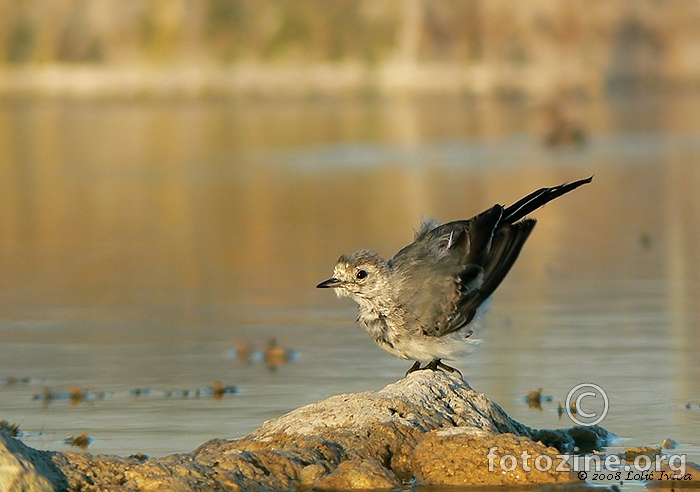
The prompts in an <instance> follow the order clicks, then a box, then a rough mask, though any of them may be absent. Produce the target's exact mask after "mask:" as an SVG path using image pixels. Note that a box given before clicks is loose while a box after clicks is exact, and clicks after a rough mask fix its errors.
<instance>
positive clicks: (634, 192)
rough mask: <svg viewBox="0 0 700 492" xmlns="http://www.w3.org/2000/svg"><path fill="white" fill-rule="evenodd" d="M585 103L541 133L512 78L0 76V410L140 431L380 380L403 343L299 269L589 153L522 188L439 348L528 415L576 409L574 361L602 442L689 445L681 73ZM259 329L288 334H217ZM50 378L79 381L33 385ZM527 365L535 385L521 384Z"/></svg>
mask: <svg viewBox="0 0 700 492" xmlns="http://www.w3.org/2000/svg"><path fill="white" fill-rule="evenodd" d="M581 108H582V109H581V115H582V118H583V119H584V121H585V122H586V125H587V127H588V129H589V130H590V134H589V138H588V144H587V145H586V146H585V147H584V148H582V149H568V148H564V149H549V148H546V147H544V146H542V145H541V131H542V123H541V118H540V116H539V111H538V109H537V107H536V105H534V104H526V103H509V104H507V103H497V102H493V101H491V102H486V101H470V100H466V99H429V100H428V99H425V100H410V99H397V100H390V101H385V100H374V99H367V100H360V101H358V100H333V101H328V100H309V101H297V102H247V103H243V102H238V101H205V102H168V103H165V102H162V103H122V102H120V103H117V102H114V103H76V102H68V101H50V102H48V101H43V102H32V101H17V102H7V101H5V102H3V103H2V106H0V211H1V213H0V342H1V344H0V378H10V377H18V378H30V379H29V381H28V382H21V381H20V382H16V383H15V384H5V385H4V386H0V419H6V420H8V421H10V422H13V423H17V424H19V425H20V427H21V429H22V430H23V431H24V432H25V434H24V437H23V440H24V441H25V442H27V443H28V444H30V445H31V446H34V447H37V448H42V449H54V450H68V449H71V448H69V446H67V445H66V444H64V443H63V442H62V440H63V439H64V438H65V437H66V436H68V435H77V434H80V433H81V432H88V434H89V435H90V437H91V438H92V439H94V442H92V444H91V445H90V447H89V450H90V452H93V453H117V454H121V455H129V454H134V453H137V452H141V453H145V454H147V455H151V456H162V455H166V454H170V453H175V452H185V451H190V450H192V449H194V448H195V447H196V446H198V445H199V444H201V443H203V442H204V441H206V440H207V439H210V438H214V437H236V436H241V435H244V434H246V433H248V432H250V431H252V430H253V429H255V428H256V427H258V426H259V425H261V424H262V422H263V421H264V420H266V419H270V418H274V417H277V416H279V415H281V414H282V413H284V412H286V411H289V410H291V409H293V408H296V407H298V406H299V405H302V404H305V403H310V402H313V401H316V400H318V399H320V398H324V397H327V396H330V395H333V394H337V393H344V392H355V391H363V390H373V389H379V388H382V387H383V386H384V385H386V384H387V383H390V382H392V381H395V380H396V379H398V378H400V377H401V376H402V375H403V373H404V372H405V371H406V369H407V368H408V367H409V366H410V363H409V362H406V361H401V360H398V359H394V358H392V357H390V356H388V355H386V354H385V353H384V352H382V351H381V350H379V349H378V348H376V347H375V346H374V345H373V343H372V342H371V341H370V340H369V339H368V338H367V337H366V335H365V334H364V333H363V332H362V331H361V330H360V329H358V328H357V327H356V326H355V325H354V317H355V308H354V305H353V304H352V302H351V301H349V300H347V299H342V300H339V299H336V298H335V296H333V295H332V293H330V292H328V291H324V290H318V289H315V288H314V286H315V285H316V283H318V282H319V281H321V280H323V279H325V278H328V277H329V276H330V274H331V272H332V268H333V264H334V262H335V260H336V259H337V257H338V256H339V255H340V254H341V253H347V252H352V251H354V250H355V249H357V248H360V247H366V248H372V249H374V250H376V251H378V252H380V253H381V254H383V255H385V256H386V257H389V256H390V255H391V254H393V253H394V252H395V251H397V250H398V249H399V248H400V247H402V246H403V245H405V244H406V243H408V242H409V241H410V240H411V239H412V234H413V229H415V228H416V227H417V225H418V222H419V220H420V218H421V217H437V218H439V219H442V220H452V219H457V218H467V217H470V216H472V215H474V214H475V213H478V212H480V211H482V210H483V209H485V208H487V207H489V206H491V205H493V203H496V202H499V203H510V202H513V201H515V200H517V199H518V198H520V197H521V196H523V195H525V194H526V193H529V192H530V191H532V190H534V189H536V188H539V187H541V186H549V185H555V184H559V183H561V182H564V181H570V180H574V179H578V178H581V177H585V176H588V175H590V174H595V180H594V182H593V183H592V184H591V185H588V186H586V187H584V188H581V189H579V190H576V191H575V192H574V193H572V194H571V195H568V196H566V197H563V198H561V199H558V200H557V201H556V202H553V203H552V204H550V205H548V206H547V207H545V208H544V209H542V210H540V211H538V212H537V213H536V214H535V216H536V217H537V218H538V219H539V224H538V226H537V228H536V229H535V231H534V233H533V235H532V236H531V238H530V240H529V241H528V244H527V245H526V247H525V249H524V251H523V253H522V255H521V257H520V259H519V260H518V263H517V264H516V266H515V267H514V269H513V270H512V272H511V274H510V275H509V277H508V278H507V280H506V281H505V282H504V283H503V285H502V286H501V287H500V288H499V290H498V292H497V295H496V297H495V299H494V301H493V303H492V305H491V312H490V313H489V317H488V324H487V329H486V330H485V331H484V332H483V334H482V336H481V338H482V341H483V343H482V344H481V346H480V347H479V348H478V349H477V351H476V352H475V353H474V354H472V355H471V356H470V357H469V358H467V359H465V360H464V361H462V362H460V363H458V364H456V365H457V366H458V367H459V368H460V369H461V371H462V372H463V373H464V375H465V378H466V379H467V380H468V381H469V383H470V384H471V385H472V386H473V387H474V388H475V389H477V390H479V391H482V392H484V393H486V394H487V395H488V396H490V397H491V398H492V399H494V400H495V401H496V402H498V403H499V404H500V405H501V406H503V407H504V408H505V410H506V411H507V412H508V413H509V414H510V415H511V416H513V417H514V418H515V419H517V420H519V421H521V422H523V423H525V424H527V425H530V426H533V427H543V428H556V427H565V426H570V425H572V423H571V421H570V420H569V419H568V417H567V416H566V415H564V416H562V417H559V416H558V414H557V411H556V409H557V404H558V402H564V400H565V398H566V395H567V392H568V391H569V390H570V389H571V388H573V387H574V386H576V385H577V384H580V383H583V382H592V383H596V384H598V385H599V386H601V387H602V388H603V389H604V390H605V391H606V393H607V395H608V397H609V402H610V406H609V412H608V414H607V416H606V418H605V419H604V421H603V422H601V425H603V426H604V427H605V428H607V429H609V430H610V431H612V432H614V433H615V434H617V435H618V436H620V437H621V438H622V439H621V440H619V441H617V442H616V443H615V445H614V447H613V450H615V449H617V448H620V447H624V446H633V445H651V444H658V443H660V442H661V441H662V440H663V439H664V438H672V439H674V440H676V441H678V442H679V443H680V445H679V447H678V448H677V450H676V452H682V453H686V454H687V455H688V460H693V461H699V460H700V426H699V425H698V424H699V423H700V408H698V406H697V405H698V404H700V363H699V362H698V354H699V353H700V341H699V340H700V337H699V335H700V328H699V322H700V307H699V306H700V302H699V301H700V296H699V293H700V288H699V287H700V252H699V248H698V246H699V245H700V194H698V191H697V190H698V189H700V164H699V163H700V96H698V95H694V94H691V95H688V94H686V95H674V96H670V95H650V94H637V95H628V96H625V97H622V96H619V97H617V98H616V99H614V100H612V101H607V102H605V103H581ZM273 337H274V338H276V339H277V341H278V342H279V344H280V345H282V346H285V347H290V348H292V349H293V350H294V351H295V358H294V360H292V361H290V362H288V363H287V364H285V365H283V366H281V367H279V368H277V370H274V371H273V370H269V369H268V368H266V366H265V364H264V362H263V361H262V360H261V356H260V355H259V353H254V354H253V357H252V360H251V361H250V363H244V362H240V361H238V360H236V357H235V350H234V349H235V347H236V346H237V344H240V343H242V342H246V343H248V344H249V345H250V346H251V347H252V348H253V351H254V352H255V351H260V350H261V349H262V348H263V347H264V346H265V345H266V344H267V343H268V340H269V339H270V338H273ZM216 380H220V381H222V382H223V384H226V385H236V386H237V387H238V389H239V392H238V393H237V394H235V395H224V396H223V397H222V398H221V399H215V398H212V397H211V395H210V394H206V388H208V387H211V386H212V384H213V383H214V381H216ZM3 381H4V382H6V383H7V382H8V381H7V380H6V379H5V380H3ZM71 385H76V386H77V387H79V388H81V389H82V390H83V391H88V397H87V399H86V400H85V401H82V402H76V403H74V404H71V401H70V399H58V398H55V399H54V400H51V401H50V402H48V403H46V402H42V401H39V400H35V399H33V395H37V394H42V392H43V391H44V388H49V389H50V390H51V391H52V392H54V393H61V392H63V393H65V392H69V391H70V387H71ZM539 387H542V388H543V394H545V395H551V396H552V397H553V401H552V402H545V403H543V405H542V407H543V408H542V410H537V409H533V408H529V407H528V406H527V405H526V404H525V402H524V401H523V396H524V395H525V394H526V393H527V392H528V391H531V390H534V389H537V388H539ZM137 388H138V389H144V390H150V391H151V393H150V394H144V395H141V396H138V397H137V396H135V395H133V394H132V393H131V391H132V390H135V389H137ZM197 389H204V390H205V391H204V394H201V395H200V396H199V397H198V398H197V397H196V396H194V395H191V396H190V397H184V395H183V393H182V392H183V391H185V390H187V391H191V392H193V393H194V392H195V391H196V390H197ZM168 391H170V392H173V393H171V394H170V396H167V393H166V392H168ZM102 392H104V395H102V397H99V398H98V394H99V393H102ZM59 396H60V395H59ZM688 403H690V404H691V408H690V409H688V408H686V404H688Z"/></svg>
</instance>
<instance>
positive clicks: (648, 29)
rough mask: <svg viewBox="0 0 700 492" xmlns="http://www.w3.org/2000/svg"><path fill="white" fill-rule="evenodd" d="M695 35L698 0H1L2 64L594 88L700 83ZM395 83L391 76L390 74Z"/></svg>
mask: <svg viewBox="0 0 700 492" xmlns="http://www.w3.org/2000/svg"><path fill="white" fill-rule="evenodd" d="M699 45H700V2H697V1H696V0H675V1H673V2H659V1H657V0H636V1H634V2H629V1H625V0H609V1H597V0H524V1H522V2H517V3H516V2H512V1H510V0H430V1H427V0H385V1H381V2H378V1H376V0H334V1H326V0H143V1H140V0H5V1H4V2H2V3H0V75H2V72H3V71H5V72H6V71H7V70H12V69H17V68H26V67H40V68H41V67H46V66H48V65H52V66H60V67H63V68H64V69H65V68H69V67H71V66H74V65H75V64H81V65H84V66H91V67H95V68H99V67H108V68H113V67H137V68H139V69H149V68H153V67H156V68H157V67H183V66H189V67H201V68H204V69H211V68H217V69H228V68H235V67H238V66H242V65H246V64H247V65H250V64H253V65H256V66H273V67H274V66H279V65H281V64H284V65H285V66H296V67H308V66H319V65H328V66H331V67H333V66H338V65H341V64H344V65H348V64H350V65H352V64H355V65H357V66H360V67H363V70H365V72H364V73H363V74H362V75H361V76H359V77H357V76H356V77H355V79H353V80H354V81H355V82H353V83H360V84H372V83H376V81H375V82H372V81H371V80H370V78H371V77H373V76H374V75H373V74H372V71H373V70H378V69H386V68H387V67H389V68H390V69H393V68H392V67H394V66H395V65H396V64H397V63H398V64H404V65H413V66H423V67H429V66H430V64H438V65H440V66H442V67H454V68H455V69H458V70H465V69H467V68H472V69H473V70H475V72H474V73H460V74H456V73H452V74H451V75H450V74H445V73H441V74H435V75H433V74H432V73H431V71H430V70H432V69H429V70H428V71H426V72H425V73H422V74H418V75H416V74H415V73H414V74H408V73H407V74H403V73H401V74H398V75H395V76H394V79H397V80H399V81H402V80H403V81H406V82H405V83H407V84H411V83H414V84H416V85H418V86H421V85H422V86H429V85H430V84H431V83H437V84H438V85H439V84H440V83H442V84H443V85H444V86H445V87H447V86H449V87H451V88H452V89H454V88H460V90H461V89H463V88H464V87H472V88H476V89H477V90H478V89H479V87H481V88H484V87H485V88H488V87H491V86H500V87H501V89H503V90H506V91H507V90H508V86H509V85H515V86H518V85H527V84H529V85H530V86H533V87H540V89H543V88H547V87H549V85H551V84H549V85H548V84H547V83H544V82H542V80H540V79H544V78H547V79H550V80H557V81H559V82H560V83H561V84H563V85H568V86H577V85H580V86H582V87H588V90H589V92H595V91H596V90H600V88H601V87H611V86H614V85H615V84H618V83H620V82H621V83H623V84H626V83H628V82H630V81H632V82H637V81H639V80H644V81H646V82H649V81H651V82H652V83H654V84H657V85H661V84H665V83H668V82H669V81H670V82H677V83H693V84H697V83H700V56H698V55H697V52H698V50H697V46H699ZM3 69H4V70H3ZM367 70H369V72H367ZM450 77H452V79H453V80H452V83H451V85H450ZM465 80H466V82H465ZM358 81H359V82H358ZM445 81H447V83H445ZM392 84H394V85H395V84H396V80H393V79H391V78H390V81H389V82H388V85H390V86H391V85H392ZM10 85H11V84H10ZM2 90H3V88H2V80H0V92H1V91H2Z"/></svg>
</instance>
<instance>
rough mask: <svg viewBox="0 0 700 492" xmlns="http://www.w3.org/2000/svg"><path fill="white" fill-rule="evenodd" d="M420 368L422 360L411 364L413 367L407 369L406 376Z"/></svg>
mask: <svg viewBox="0 0 700 492" xmlns="http://www.w3.org/2000/svg"><path fill="white" fill-rule="evenodd" d="M418 370H420V362H419V361H416V362H415V363H414V364H413V365H412V366H411V368H410V369H409V370H408V371H406V376H408V375H409V374H411V373H412V372H415V371H418Z"/></svg>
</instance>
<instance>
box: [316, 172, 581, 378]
mask: <svg viewBox="0 0 700 492" xmlns="http://www.w3.org/2000/svg"><path fill="white" fill-rule="evenodd" d="M592 180H593V176H591V177H589V178H586V179H582V180H579V181H575V182H573V183H569V184H562V185H560V186H555V187H553V188H541V189H539V190H537V191H535V192H533V193H531V194H529V195H528V196H526V197H525V198H522V199H521V200H518V201H517V202H516V203H514V204H513V205H511V206H510V207H504V206H503V205H494V206H493V207H491V208H490V209H488V210H486V211H485V212H482V213H480V214H479V215H477V216H475V217H472V218H471V219H469V220H457V221H454V222H448V223H446V224H442V225H438V224H437V223H436V222H434V221H427V222H423V223H422V224H421V226H420V228H419V230H418V231H417V232H416V235H415V239H414V241H413V242H412V243H411V244H409V245H408V246H406V247H405V248H403V249H402V250H401V251H399V252H398V253H396V254H395V255H394V257H393V258H391V259H390V260H389V261H386V260H384V259H383V258H382V257H381V256H379V255H378V254H377V253H375V252H373V251H369V250H366V249H361V250H359V251H356V252H355V253H353V254H351V255H343V256H341V257H340V258H339V259H338V263H337V264H336V265H335V269H334V271H333V277H332V278H329V279H328V280H325V281H323V282H321V283H320V284H318V285H317V286H316V287H318V288H333V289H335V293H336V294H337V295H338V297H340V296H345V297H349V298H351V299H353V300H354V301H355V302H357V304H359V308H358V316H357V321H358V322H359V323H360V324H361V325H362V327H363V328H364V329H365V331H366V332H367V334H368V335H369V336H370V337H371V338H372V340H374V341H375V342H376V343H377V345H379V346H380V347H381V348H383V349H384V350H386V351H387V352H389V353H390V354H393V355H395V356H397V357H401V358H402V359H409V360H414V361H416V362H415V364H413V366H412V367H411V368H410V369H409V370H408V372H407V373H406V374H409V373H411V372H413V371H416V370H419V369H432V370H437V369H445V370H447V371H450V372H455V371H456V372H459V371H457V370H456V369H454V368H453V367H450V366H448V365H446V364H444V363H443V362H442V359H447V360H453V359H455V358H457V357H459V356H461V355H464V354H466V353H467V352H469V351H470V350H471V348H472V346H473V345H474V344H475V341H474V340H473V339H470V338H469V337H470V336H471V335H472V333H473V332H474V329H475V328H476V327H477V325H478V324H479V321H480V320H479V318H480V315H481V314H482V312H483V311H484V308H483V306H484V304H485V301H486V300H487V299H489V298H490V296H491V294H492V293H493V291H494V290H496V288H497V287H498V285H499V284H500V283H501V281H502V280H503V279H504V277H505V276H506V275H507V274H508V271H509V270H510V268H511V267H512V266H513V263H514V262H515V260H516V259H517V257H518V254H519V253H520V250H521V249H522V247H523V245H524V244H525V241H526V240H527V238H528V236H529V235H530V233H531V232H532V229H533V228H534V227H535V223H536V220H535V219H529V218H528V219H525V218H524V217H525V216H526V215H528V214H529V213H530V212H533V211H534V210H536V209H538V208H540V207H541V206H543V205H544V204H545V203H547V202H549V201H551V200H554V199H555V198H557V197H559V196H561V195H563V194H565V193H568V192H569V191H571V190H573V189H575V188H578V187H579V186H581V185H583V184H586V183H590V182H591V181H592ZM521 219H522V220H521ZM421 363H425V364H426V365H425V366H424V367H421Z"/></svg>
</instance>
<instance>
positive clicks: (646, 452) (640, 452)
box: [618, 438, 678, 462]
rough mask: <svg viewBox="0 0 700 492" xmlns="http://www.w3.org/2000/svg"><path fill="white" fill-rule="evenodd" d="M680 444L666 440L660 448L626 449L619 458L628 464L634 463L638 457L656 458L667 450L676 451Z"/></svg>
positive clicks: (640, 447)
mask: <svg viewBox="0 0 700 492" xmlns="http://www.w3.org/2000/svg"><path fill="white" fill-rule="evenodd" d="M677 445H678V443H677V442H676V441H674V440H673V439H670V438H666V439H664V440H663V441H662V442H661V444H659V445H658V446H639V447H635V448H625V451H624V452H623V453H619V454H618V456H619V457H620V458H622V459H623V460H625V461H627V462H632V461H634V460H635V458H637V456H648V457H650V458H653V457H654V456H662V455H663V454H664V451H665V450H667V449H674V448H675V447H676V446H677Z"/></svg>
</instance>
